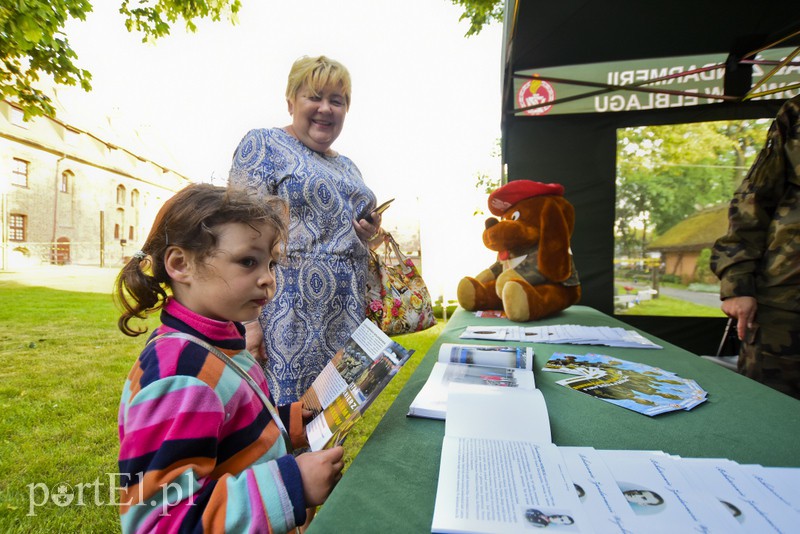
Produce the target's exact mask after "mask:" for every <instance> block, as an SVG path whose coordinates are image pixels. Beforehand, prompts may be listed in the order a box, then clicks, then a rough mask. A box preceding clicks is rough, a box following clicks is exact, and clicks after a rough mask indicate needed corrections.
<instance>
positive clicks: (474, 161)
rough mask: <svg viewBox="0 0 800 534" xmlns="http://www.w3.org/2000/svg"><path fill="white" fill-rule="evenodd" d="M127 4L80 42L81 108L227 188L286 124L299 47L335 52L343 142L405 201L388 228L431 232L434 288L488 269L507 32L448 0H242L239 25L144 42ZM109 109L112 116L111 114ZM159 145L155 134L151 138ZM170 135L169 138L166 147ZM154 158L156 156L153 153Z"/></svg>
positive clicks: (76, 31)
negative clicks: (345, 73) (231, 173)
mask: <svg viewBox="0 0 800 534" xmlns="http://www.w3.org/2000/svg"><path fill="white" fill-rule="evenodd" d="M120 3H121V2H120V1H119V0H104V1H99V0H98V1H96V2H94V12H93V13H91V14H89V16H88V17H87V20H86V21H85V22H76V23H71V24H69V25H68V27H67V35H68V37H69V41H70V43H71V45H72V47H73V49H74V50H75V51H76V52H77V54H78V60H77V63H78V65H79V66H80V67H82V68H85V69H88V70H89V71H90V72H91V73H92V85H93V90H92V92H91V93H89V94H86V93H83V92H82V91H80V90H77V89H69V90H68V89H60V90H59V99H60V100H61V102H62V103H63V104H64V105H65V106H67V107H68V108H69V110H70V114H71V115H74V116H81V117H84V118H86V119H87V120H100V119H102V117H103V116H106V115H107V116H111V117H113V118H114V121H115V123H116V124H117V125H118V127H119V125H120V124H124V125H129V126H130V127H131V128H136V129H137V130H139V131H140V132H141V133H142V135H143V136H144V137H145V138H146V139H150V140H151V142H152V143H153V144H154V145H158V146H161V147H165V148H167V149H168V150H169V152H170V153H171V154H172V158H173V159H174V164H167V166H170V167H173V165H174V168H175V170H178V171H180V172H182V173H184V174H186V175H187V176H189V177H191V178H192V179H195V180H199V181H210V180H213V181H215V182H219V183H222V182H224V180H225V179H226V178H227V173H228V169H229V167H230V161H231V156H232V154H233V151H234V149H235V148H236V145H237V144H238V142H239V140H240V139H241V138H242V136H243V135H244V134H245V133H246V132H247V131H248V130H250V129H251V128H261V127H274V126H277V127H280V126H285V125H287V124H289V122H290V116H289V114H288V111H287V107H286V100H285V96H284V95H285V88H286V77H287V75H288V72H289V69H290V67H291V65H292V63H293V62H294V60H295V59H297V58H298V57H300V56H303V55H309V56H316V55H321V54H324V55H327V56H329V57H331V58H333V59H336V60H338V61H340V62H342V63H343V64H344V65H345V66H346V67H347V68H348V70H349V71H350V74H351V78H352V83H353V96H352V104H351V106H350V111H349V113H348V115H347V118H346V121H345V125H344V129H343V131H342V134H341V136H340V137H339V138H338V139H337V141H336V142H335V143H334V145H333V148H334V149H335V150H337V151H338V152H340V153H342V154H344V155H346V156H348V157H350V158H351V159H352V160H353V161H354V162H355V163H356V165H357V166H358V167H359V168H360V170H361V172H362V174H363V176H364V180H365V182H366V183H367V185H369V186H370V187H371V188H372V190H373V191H374V192H375V194H376V196H377V197H378V202H381V201H383V200H386V199H388V198H396V199H397V200H396V201H395V202H394V204H393V205H392V207H391V208H390V209H389V210H387V211H386V212H385V213H384V221H385V223H384V224H385V225H386V226H387V227H391V226H393V225H397V226H406V227H407V226H416V225H417V224H418V226H419V229H420V237H421V246H422V256H423V276H424V278H425V280H426V282H427V285H428V286H429V288H430V290H431V293H432V295H433V296H434V298H436V297H437V296H438V295H442V294H444V295H445V296H446V298H448V299H453V298H455V287H456V284H457V283H458V280H459V279H460V278H461V277H463V276H466V275H473V276H474V275H475V274H477V273H478V272H479V271H481V270H483V269H484V268H486V267H488V266H489V265H490V264H491V262H492V261H493V254H492V253H491V252H490V251H488V250H487V249H486V248H485V247H484V246H483V243H482V240H481V233H482V230H483V220H484V218H485V215H477V216H476V215H474V213H475V211H476V210H478V209H484V210H485V207H486V195H485V194H481V193H479V192H477V191H476V189H475V186H474V184H475V182H476V174H477V173H485V174H488V175H490V176H492V177H497V176H499V174H500V161H499V158H497V157H496V156H493V155H492V154H493V152H495V151H496V143H497V140H498V139H499V137H500V119H501V113H500V109H501V52H502V38H501V35H502V31H501V30H502V28H501V25H500V24H497V23H495V24H493V25H491V26H489V27H487V28H486V29H484V31H483V32H481V33H480V34H479V35H478V36H473V37H470V38H467V37H465V36H464V35H465V33H466V31H467V27H468V26H467V23H466V22H460V21H459V20H458V19H459V17H460V14H461V10H460V9H459V8H458V7H456V6H453V5H452V4H451V3H450V2H449V1H448V0H407V1H403V2H397V1H396V0H391V1H389V0H361V1H357V0H337V1H335V2H331V1H330V0H298V1H292V2H278V1H267V0H242V4H243V5H242V9H241V11H240V12H239V14H238V22H237V24H236V25H232V24H231V23H230V22H228V21H220V22H210V21H202V22H200V23H199V24H198V30H197V32H195V33H187V32H185V31H184V30H183V29H182V26H181V25H180V24H179V25H178V26H177V27H174V28H173V30H172V35H170V36H168V37H166V38H163V39H160V40H158V41H156V43H152V44H151V43H142V42H141V36H140V35H137V34H130V33H128V32H127V31H126V30H125V27H124V24H123V20H122V18H121V16H120V15H119V14H118V12H117V9H118V7H119V4H120ZM98 117H99V118H98ZM154 140H155V141H154ZM159 140H160V141H159ZM154 159H155V158H154Z"/></svg>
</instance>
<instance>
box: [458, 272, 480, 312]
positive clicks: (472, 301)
mask: <svg viewBox="0 0 800 534" xmlns="http://www.w3.org/2000/svg"><path fill="white" fill-rule="evenodd" d="M479 285H480V282H478V281H477V280H475V279H474V278H462V279H461V281H460V282H459V283H458V289H456V297H457V298H458V304H459V305H460V306H461V307H462V308H464V309H465V310H468V311H475V310H476V309H477V308H476V307H475V306H476V305H477V303H478V301H477V297H476V295H477V293H478V287H479Z"/></svg>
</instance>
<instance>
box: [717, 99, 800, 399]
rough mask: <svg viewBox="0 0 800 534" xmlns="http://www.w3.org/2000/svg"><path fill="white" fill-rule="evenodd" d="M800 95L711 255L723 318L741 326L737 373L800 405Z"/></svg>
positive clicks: (780, 119)
mask: <svg viewBox="0 0 800 534" xmlns="http://www.w3.org/2000/svg"><path fill="white" fill-rule="evenodd" d="M799 175H800V95H798V96H795V97H794V98H792V99H791V100H789V101H787V102H786V103H785V104H784V105H783V107H781V109H780V111H779V112H778V115H777V117H776V118H775V121H774V122H773V124H772V126H771V127H770V130H769V133H768V134H767V143H766V145H765V146H764V149H763V150H762V151H761V153H760V154H759V156H758V159H757V160H756V162H755V163H754V164H753V166H752V167H751V168H750V171H749V172H748V174H747V176H746V177H745V179H744V180H743V181H742V184H741V185H740V186H739V189H737V191H736V193H734V197H733V200H732V201H731V204H730V209H729V211H728V221H729V228H728V233H727V234H726V235H725V236H723V237H721V238H719V239H718V240H717V241H716V243H715V244H714V247H713V249H712V254H711V269H712V270H713V271H714V273H715V274H716V275H717V277H719V279H720V281H721V285H720V298H721V299H722V311H724V312H725V314H726V315H728V316H729V317H731V318H733V319H735V320H736V321H737V334H738V337H739V339H740V340H741V349H740V352H739V362H738V370H739V372H740V373H742V374H744V375H746V376H748V377H750V378H753V379H755V380H758V381H759V382H763V383H764V384H766V385H768V386H770V387H772V388H775V389H777V390H779V391H783V392H784V393H787V394H789V395H792V396H794V397H797V398H800V176H799Z"/></svg>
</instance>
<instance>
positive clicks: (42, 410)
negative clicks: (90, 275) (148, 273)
mask: <svg viewBox="0 0 800 534" xmlns="http://www.w3.org/2000/svg"><path fill="white" fill-rule="evenodd" d="M117 317H118V311H117V310H116V308H115V307H114V304H113V303H112V301H111V298H110V296H109V295H104V294H102V293H84V292H77V291H63V290H58V289H51V288H44V287H29V286H25V285H22V284H19V283H17V282H13V281H6V280H0V359H1V360H2V362H3V366H2V368H0V409H2V413H3V416H2V418H0V473H2V476H0V532H3V533H13V532H48V533H51V532H70V533H72V532H116V531H118V530H119V523H118V519H117V508H116V506H115V502H116V493H115V490H114V486H115V484H116V483H117V481H116V479H115V478H114V476H113V474H114V473H116V472H117V465H116V455H117V449H118V439H117V423H116V421H117V409H118V406H119V396H120V393H121V389H122V384H123V381H124V379H125V376H126V375H127V373H128V370H129V369H130V366H131V364H132V363H133V362H134V360H135V359H136V357H137V355H138V354H139V351H140V349H141V347H142V345H143V343H144V339H143V338H141V337H140V338H129V337H126V336H124V335H122V334H121V333H120V332H119V330H117V325H116V321H117ZM155 324H157V323H156V322H155V319H153V320H151V325H153V326H154V325H155ZM442 327H443V325H442V324H441V323H440V324H439V325H437V326H436V327H434V328H431V329H429V330H427V331H425V332H420V333H417V334H411V335H407V336H398V337H396V338H395V339H396V340H397V341H398V342H399V343H400V344H402V345H403V346H405V347H407V348H409V349H414V350H415V351H416V352H415V354H414V356H413V357H412V358H411V360H410V361H409V362H408V363H406V365H405V366H404V368H403V369H402V370H401V371H400V372H399V373H398V375H397V376H396V377H395V378H394V379H393V381H392V382H391V383H390V385H389V386H388V387H387V388H386V390H384V392H383V393H382V394H381V396H380V397H379V398H378V399H377V400H376V401H375V403H374V404H373V405H372V406H371V407H370V409H369V411H368V412H367V413H366V415H365V417H364V418H363V419H362V420H361V421H359V422H358V423H357V425H356V427H355V428H354V429H353V431H352V432H351V433H350V435H349V436H348V439H347V441H346V442H345V453H346V459H347V464H348V465H349V462H350V461H352V459H353V458H354V457H355V455H356V454H358V451H359V450H360V449H361V446H362V445H363V443H364V442H365V441H366V439H367V438H368V437H369V435H370V434H371V433H372V431H373V429H374V428H375V425H377V423H378V422H379V421H380V418H381V417H382V415H383V414H384V413H385V412H386V410H387V409H388V407H389V406H390V405H391V403H392V401H393V400H394V398H395V396H396V395H397V392H398V391H399V389H400V388H401V387H402V385H403V384H405V382H406V380H408V377H409V376H410V375H411V373H412V372H413V370H414V369H415V368H416V366H417V365H418V364H419V361H420V360H421V359H422V357H423V356H424V355H425V352H426V351H427V349H428V347H430V345H431V344H432V343H433V341H434V340H435V339H436V337H437V336H438V334H439V332H440V331H441V329H442Z"/></svg>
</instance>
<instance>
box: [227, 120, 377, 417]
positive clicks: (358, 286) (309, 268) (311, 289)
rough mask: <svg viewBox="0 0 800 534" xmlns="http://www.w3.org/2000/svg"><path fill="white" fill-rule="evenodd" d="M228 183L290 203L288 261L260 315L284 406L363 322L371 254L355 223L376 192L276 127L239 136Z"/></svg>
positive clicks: (351, 168) (354, 171) (347, 167)
mask: <svg viewBox="0 0 800 534" xmlns="http://www.w3.org/2000/svg"><path fill="white" fill-rule="evenodd" d="M230 184H231V185H232V186H238V187H246V188H248V189H250V190H252V191H255V192H257V193H258V194H261V195H277V196H279V197H281V198H283V199H284V200H285V201H286V203H287V204H288V206H289V215H290V223H289V243H288V245H287V249H286V252H287V254H286V258H285V259H284V260H283V261H281V262H279V265H278V266H277V268H276V278H277V284H276V285H277V288H276V293H275V296H274V298H273V299H272V300H271V301H270V302H269V303H268V304H267V305H266V306H264V309H263V310H262V312H261V316H260V322H261V326H262V327H263V329H264V338H265V339H264V341H265V345H266V349H267V364H266V366H265V371H266V374H267V378H268V380H269V387H270V391H271V393H272V395H273V397H274V398H275V401H276V403H277V404H288V403H290V402H294V401H296V400H297V399H298V398H299V397H300V396H301V395H302V394H303V393H304V392H305V391H306V390H307V389H308V388H309V386H310V385H311V382H313V381H314V379H315V378H316V377H317V375H318V374H319V373H320V372H321V371H322V369H323V367H325V364H326V363H328V362H329V361H330V360H331V358H332V357H333V356H334V355H335V354H336V351H337V350H339V349H340V348H342V347H343V346H344V343H345V341H346V340H347V338H348V337H349V336H350V334H351V333H352V332H353V330H355V329H356V327H357V326H358V325H359V324H360V323H361V322H362V321H363V320H364V317H365V302H366V300H365V293H366V289H365V280H366V273H367V259H368V257H369V252H368V249H367V246H366V245H365V244H364V242H362V241H361V240H360V239H359V238H358V235H357V234H356V232H355V230H354V229H353V222H352V221H353V220H354V219H360V218H362V217H363V216H364V214H366V213H369V212H370V211H371V210H372V208H374V206H375V195H374V194H373V193H372V191H371V190H370V189H369V188H368V187H367V186H366V185H365V184H364V181H363V179H362V177H361V173H360V172H359V170H358V168H357V167H356V165H355V164H354V163H353V162H352V161H351V160H350V159H349V158H347V157H345V156H342V155H336V156H326V155H323V154H320V153H318V152H314V151H313V150H311V149H309V148H308V147H306V146H305V145H304V144H302V143H301V142H300V141H299V140H297V139H296V138H294V137H292V136H291V135H289V134H288V133H286V132H285V131H284V130H283V129H281V128H270V129H257V130H251V131H250V132H248V133H247V134H246V135H245V136H244V138H243V139H242V141H241V142H240V143H239V146H238V147H237V149H236V152H235V154H234V157H233V164H232V167H231V172H230Z"/></svg>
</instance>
